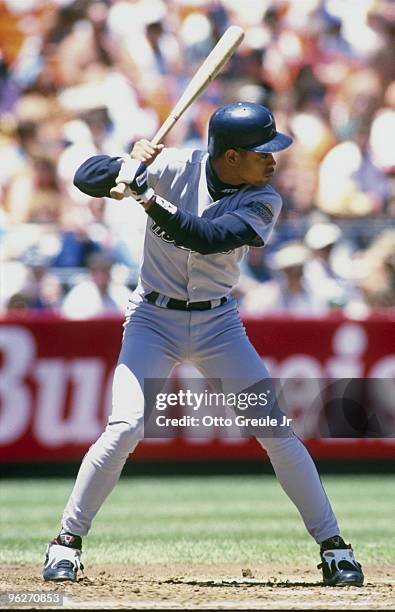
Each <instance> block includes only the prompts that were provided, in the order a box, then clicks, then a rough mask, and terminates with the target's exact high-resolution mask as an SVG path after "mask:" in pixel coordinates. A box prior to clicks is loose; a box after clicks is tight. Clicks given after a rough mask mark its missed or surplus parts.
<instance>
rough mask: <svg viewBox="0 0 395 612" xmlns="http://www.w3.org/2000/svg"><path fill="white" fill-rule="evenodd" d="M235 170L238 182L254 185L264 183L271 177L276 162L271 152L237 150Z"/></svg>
mask: <svg viewBox="0 0 395 612" xmlns="http://www.w3.org/2000/svg"><path fill="white" fill-rule="evenodd" d="M238 153H239V161H238V164H237V170H238V173H239V178H240V183H246V184H247V185H254V186H256V187H259V186H262V185H266V184H267V183H268V182H269V181H270V179H271V178H272V176H273V174H274V171H275V166H276V162H275V160H274V157H273V155H272V153H254V152H253V151H240V150H239V151H238Z"/></svg>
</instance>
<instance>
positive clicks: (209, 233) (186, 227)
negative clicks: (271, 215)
mask: <svg viewBox="0 0 395 612" xmlns="http://www.w3.org/2000/svg"><path fill="white" fill-rule="evenodd" d="M121 163H122V160H121V159H120V158H117V157H109V156H108V155H95V156H94V157H90V158H89V159H87V160H86V161H85V162H84V163H83V164H82V165H81V166H80V167H79V168H78V170H77V172H76V174H75V177H74V185H75V186H76V187H78V189H80V190H81V191H83V192H84V193H87V194H88V195H90V196H92V197H108V196H109V195H110V189H111V188H112V187H114V186H115V179H116V177H117V176H118V173H119V170H120V167H121ZM206 178H207V186H208V190H209V193H210V195H211V197H212V198H213V199H214V201H215V200H218V199H220V198H221V197H224V196H226V195H230V194H231V193H234V192H235V191H238V190H239V189H240V188H241V187H242V186H243V185H227V184H226V183H223V182H222V181H221V180H220V179H219V178H218V177H217V175H216V174H215V172H214V170H213V168H212V165H211V163H210V159H209V158H208V159H207V163H206ZM147 214H148V215H149V216H150V217H151V218H152V219H153V220H154V221H155V222H156V223H158V225H160V227H161V228H162V229H164V230H165V231H166V233H167V234H168V235H169V236H170V238H172V239H173V240H174V242H175V244H176V245H177V246H182V247H184V248H187V249H191V250H192V251H196V252H198V253H201V254H203V255H208V254H211V253H222V252H226V251H230V250H233V249H236V248H238V247H240V246H243V245H250V246H262V245H263V242H262V240H261V239H260V238H259V236H257V234H256V232H255V231H254V229H253V228H252V227H251V226H249V225H248V224H247V223H246V222H244V221H243V219H241V218H240V217H239V216H237V215H235V214H233V213H225V214H224V215H221V216H220V217H217V218H216V219H204V218H201V217H197V216H195V215H192V214H190V213H187V212H185V211H182V210H180V209H178V210H177V211H176V212H175V213H172V212H170V211H168V210H167V209H165V208H163V207H162V206H161V205H160V204H159V203H157V202H155V201H154V202H153V203H152V204H151V206H150V208H149V209H148V210H147Z"/></svg>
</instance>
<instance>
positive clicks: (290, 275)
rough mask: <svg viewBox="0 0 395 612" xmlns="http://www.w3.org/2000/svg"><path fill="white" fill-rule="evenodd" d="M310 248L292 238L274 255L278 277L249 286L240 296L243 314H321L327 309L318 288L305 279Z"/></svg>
mask: <svg viewBox="0 0 395 612" xmlns="http://www.w3.org/2000/svg"><path fill="white" fill-rule="evenodd" d="M308 260H309V251H308V249H307V248H306V247H305V246H304V245H303V244H302V243H300V242H289V243H286V244H285V245H284V246H283V247H281V248H280V249H279V250H278V251H277V252H276V253H275V254H274V256H273V261H272V268H273V270H274V271H275V272H276V277H275V278H273V279H272V280H270V281H266V282H263V283H259V284H258V283H257V284H256V285H255V287H254V288H252V287H250V288H249V291H248V292H247V294H246V295H245V296H244V298H243V299H242V300H241V310H242V312H243V313H244V314H253V315H257V314H268V313H270V314H275V313H282V314H284V312H289V313H292V314H297V315H305V316H311V315H318V314H324V313H325V312H326V311H327V310H328V304H327V301H326V300H325V298H323V297H322V296H321V293H320V291H319V290H317V289H314V288H313V287H310V286H309V285H308V283H307V282H306V278H305V269H306V265H307V262H308Z"/></svg>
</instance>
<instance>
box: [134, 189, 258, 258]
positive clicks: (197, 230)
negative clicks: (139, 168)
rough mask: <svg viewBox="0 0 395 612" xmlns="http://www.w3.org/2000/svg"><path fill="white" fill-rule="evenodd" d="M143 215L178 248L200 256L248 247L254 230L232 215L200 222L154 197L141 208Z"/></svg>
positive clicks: (197, 218)
mask: <svg viewBox="0 0 395 612" xmlns="http://www.w3.org/2000/svg"><path fill="white" fill-rule="evenodd" d="M145 209H146V212H147V214H148V215H149V216H150V217H151V218H152V219H153V220H154V221H155V222H156V223H157V224H158V225H160V227H161V228H162V229H164V230H166V232H167V233H168V234H169V236H170V237H171V238H173V240H174V241H175V243H176V244H177V245H178V246H183V247H185V248H187V249H191V250H192V251H196V252H197V253H201V254H202V255H209V254H213V253H222V252H224V251H229V250H232V249H236V248H237V247H240V246H243V245H245V244H252V243H253V242H254V240H255V238H256V233H255V231H254V230H253V229H252V228H251V227H249V226H248V225H247V224H246V223H244V221H243V220H242V219H240V218H239V217H237V216H236V215H232V214H229V213H228V214H226V215H222V216H221V217H218V218H217V219H213V220H211V219H202V218H201V217H196V216H195V215H191V214H190V213H187V212H184V211H182V210H179V209H178V208H177V207H176V206H174V205H173V204H171V203H170V202H166V200H163V198H159V197H158V196H156V197H155V198H154V199H153V200H152V201H151V202H150V203H149V204H147V205H146V206H145Z"/></svg>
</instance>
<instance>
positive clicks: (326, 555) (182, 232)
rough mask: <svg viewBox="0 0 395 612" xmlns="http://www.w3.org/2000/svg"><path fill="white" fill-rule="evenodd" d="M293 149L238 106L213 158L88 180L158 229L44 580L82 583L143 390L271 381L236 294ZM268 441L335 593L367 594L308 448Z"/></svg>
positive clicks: (132, 160)
mask: <svg viewBox="0 0 395 612" xmlns="http://www.w3.org/2000/svg"><path fill="white" fill-rule="evenodd" d="M291 143H292V139H291V138H290V137H289V136H287V135H286V134H282V133H280V132H278V131H277V129H276V125H275V120H274V117H273V115H272V113H271V112H270V111H269V110H268V109H267V108H265V107H264V106H261V105H258V104H255V103H251V102H235V103H233V104H229V105H226V106H223V107H221V108H219V109H218V110H217V111H216V112H215V113H214V114H213V116H212V117H211V119H210V123H209V142H208V152H207V151H199V150H176V149H164V148H163V146H162V145H157V146H153V145H152V144H151V143H150V142H149V141H147V140H140V141H138V142H137V143H136V144H135V145H134V147H133V150H132V152H131V154H130V155H125V156H120V157H109V156H106V155H96V156H94V157H92V158H90V159H88V160H87V161H86V162H84V163H83V164H82V166H81V167H80V168H79V169H78V170H77V172H76V175H75V179H74V183H75V185H76V186H77V187H78V188H79V189H80V190H81V191H83V192H84V193H87V194H89V195H91V196H93V197H104V196H109V194H110V189H111V188H112V187H114V186H115V184H117V183H119V182H124V183H127V184H128V188H127V194H128V195H132V196H133V197H134V199H135V200H136V202H137V204H136V205H142V206H143V207H144V208H145V211H146V213H147V215H148V222H147V229H146V235H145V243H144V253H143V260H142V265H141V272H140V279H139V283H138V286H137V288H136V290H135V292H134V295H133V298H132V300H131V303H130V306H129V308H128V311H127V313H126V321H125V331H124V337H123V342H122V348H121V352H120V356H119V360H118V364H117V367H116V370H115V375H114V383H113V406H112V413H111V415H110V417H109V420H108V425H107V427H106V429H105V431H104V433H103V434H102V435H101V436H100V438H99V439H98V440H97V442H96V443H95V444H93V445H92V446H91V448H90V449H89V451H88V453H87V454H86V456H85V457H84V460H83V462H82V465H81V467H80V470H79V473H78V476H77V480H76V483H75V486H74V489H73V491H72V493H71V496H70V499H69V501H68V503H67V505H66V508H65V510H64V513H63V519H62V529H61V532H60V533H59V535H58V536H57V537H56V538H55V539H54V540H53V541H52V542H51V543H50V544H49V546H48V550H47V556H46V561H45V566H44V573H43V576H44V578H45V580H55V581H61V580H71V581H75V580H77V577H78V571H79V570H80V569H82V564H81V549H82V537H83V536H86V535H87V534H88V532H89V530H90V527H91V524H92V520H93V519H94V517H95V516H96V514H97V512H98V511H99V509H100V508H101V506H102V505H103V503H104V501H105V499H106V498H107V497H108V495H109V494H110V493H111V491H112V490H113V488H114V486H115V485H116V483H117V481H118V479H119V477H120V474H121V471H122V468H123V466H124V464H125V461H126V459H127V457H128V455H129V454H130V453H131V452H133V450H134V449H135V447H136V445H137V443H138V441H139V440H140V439H141V438H142V436H143V431H142V429H143V415H144V396H143V388H144V379H146V378H166V377H168V376H169V374H170V373H171V371H172V370H173V368H174V367H175V366H176V365H177V364H179V363H184V362H189V363H192V364H193V365H195V366H196V367H197V368H198V370H200V372H201V373H202V374H203V375H204V376H207V377H209V378H210V379H212V378H217V379H220V380H222V381H223V383H224V384H228V383H229V384H234V385H235V386H236V387H237V385H239V388H238V390H241V389H240V385H241V386H242V387H244V388H248V387H250V386H253V385H255V386H256V385H258V386H259V385H260V384H264V381H265V380H267V379H268V378H269V374H268V372H267V370H266V368H265V366H264V364H263V362H262V360H261V358H260V356H259V355H258V354H257V352H256V351H255V349H254V348H253V346H252V344H251V343H250V341H249V340H248V338H247V336H246V333H245V330H244V327H243V325H242V323H241V320H240V318H239V314H238V311H237V305H236V302H235V300H234V299H233V298H232V297H231V291H232V289H233V287H234V286H235V285H236V283H237V281H238V278H239V263H240V261H241V259H242V258H243V256H244V255H245V254H246V253H247V251H248V249H249V247H250V246H262V247H263V246H264V245H265V244H266V243H267V241H268V240H269V238H270V235H271V233H272V231H273V227H274V225H275V223H276V221H277V219H278V217H279V214H280V211H281V207H282V201H281V197H280V195H279V194H278V193H276V191H275V190H274V189H273V188H272V187H271V186H270V184H269V183H270V179H271V177H272V176H273V173H274V172H275V166H276V162H275V159H274V157H273V153H276V152H278V151H281V150H283V149H285V148H287V147H288V146H289V145H290V144H291ZM229 381H230V382H229ZM232 381H233V383H232ZM238 381H239V382H238ZM240 381H242V383H240ZM258 441H259V442H260V444H261V445H262V447H263V448H264V449H265V450H266V451H267V453H268V456H269V458H270V461H271V463H272V466H273V468H274V471H275V474H276V477H277V479H278V480H279V482H280V484H281V486H282V487H283V489H284V491H285V492H286V494H287V495H288V496H289V498H290V499H291V500H292V502H293V503H294V504H295V506H296V507H297V509H298V510H299V512H300V514H301V517H302V519H303V521H304V524H305V526H306V528H307V530H308V531H309V533H310V534H311V535H312V537H313V538H314V539H315V540H316V542H317V543H318V544H319V545H320V554H321V565H320V566H319V567H322V570H323V580H324V583H325V584H329V585H344V584H352V585H362V583H363V579H364V578H363V574H362V570H361V566H360V564H359V563H358V562H357V561H356V560H355V558H354V555H353V551H352V548H351V546H350V545H347V544H345V542H344V540H343V539H342V538H341V536H340V531H339V527H338V524H337V521H336V518H335V516H334V513H333V510H332V508H331V505H330V503H329V500H328V498H327V496H326V493H325V491H324V489H323V487H322V484H321V481H320V478H319V475H318V473H317V470H316V467H315V465H314V463H313V461H312V459H311V457H310V455H309V454H308V452H307V450H306V449H305V447H304V445H303V444H302V442H301V441H300V440H299V439H298V438H297V437H296V436H295V435H294V434H293V432H292V431H291V430H290V429H288V430H287V429H285V430H284V428H282V432H281V434H279V435H271V436H270V437H265V436H262V437H260V436H258Z"/></svg>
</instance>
